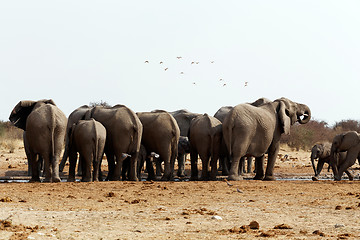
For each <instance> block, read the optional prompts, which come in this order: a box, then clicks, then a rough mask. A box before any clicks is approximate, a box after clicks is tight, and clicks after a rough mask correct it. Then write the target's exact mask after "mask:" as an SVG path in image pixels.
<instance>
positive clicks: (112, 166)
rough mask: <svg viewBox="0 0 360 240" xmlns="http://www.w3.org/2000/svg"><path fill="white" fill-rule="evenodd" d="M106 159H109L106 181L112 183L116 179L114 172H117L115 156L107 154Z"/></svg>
mask: <svg viewBox="0 0 360 240" xmlns="http://www.w3.org/2000/svg"><path fill="white" fill-rule="evenodd" d="M106 157H107V161H108V175H107V177H106V179H105V180H106V181H111V180H113V178H114V171H115V159H114V154H110V153H107V154H106Z"/></svg>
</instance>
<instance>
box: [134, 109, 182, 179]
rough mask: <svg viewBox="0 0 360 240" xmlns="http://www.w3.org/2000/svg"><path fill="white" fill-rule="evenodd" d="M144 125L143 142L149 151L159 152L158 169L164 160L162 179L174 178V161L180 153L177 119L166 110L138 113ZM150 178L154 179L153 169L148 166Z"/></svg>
mask: <svg viewBox="0 0 360 240" xmlns="http://www.w3.org/2000/svg"><path fill="white" fill-rule="evenodd" d="M136 114H137V116H138V117H139V119H140V121H141V123H142V125H143V134H142V140H141V143H142V145H144V147H145V149H146V151H147V152H156V153H157V154H159V156H160V157H159V159H158V161H156V162H157V167H156V171H157V172H158V170H159V167H160V163H161V162H162V161H164V165H165V169H164V174H163V176H162V177H161V180H172V179H173V172H174V163H175V159H176V156H177V154H178V143H179V137H180V129H179V126H178V124H177V123H176V120H175V119H174V117H173V116H171V115H170V114H169V113H168V112H166V111H161V110H160V111H159V110H158V111H153V112H139V113H136ZM147 170H148V174H149V179H152V180H154V178H155V175H154V174H155V173H154V172H153V169H150V168H147Z"/></svg>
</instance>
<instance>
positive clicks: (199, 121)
mask: <svg viewBox="0 0 360 240" xmlns="http://www.w3.org/2000/svg"><path fill="white" fill-rule="evenodd" d="M189 141H190V158H191V177H190V180H198V168H197V162H198V155H200V158H201V162H202V171H201V178H200V179H201V180H209V179H210V180H216V173H217V160H218V158H219V154H220V147H221V141H222V123H221V122H220V121H219V120H218V119H217V118H215V117H212V116H209V115H208V114H206V113H205V114H204V115H200V116H197V117H196V118H194V119H193V120H192V121H191V124H190V129H189ZM210 157H211V161H209V159H210ZM209 163H210V166H211V172H210V174H209Z"/></svg>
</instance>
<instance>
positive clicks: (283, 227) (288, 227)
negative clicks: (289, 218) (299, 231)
mask: <svg viewBox="0 0 360 240" xmlns="http://www.w3.org/2000/svg"><path fill="white" fill-rule="evenodd" d="M274 229H292V227H290V226H289V225H287V224H284V223H283V224H280V225H276V226H275V227H274Z"/></svg>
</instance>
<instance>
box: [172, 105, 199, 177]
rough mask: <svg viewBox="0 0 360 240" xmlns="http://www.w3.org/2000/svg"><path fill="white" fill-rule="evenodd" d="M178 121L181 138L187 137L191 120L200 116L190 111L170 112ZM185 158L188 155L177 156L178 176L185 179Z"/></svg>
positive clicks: (180, 154)
mask: <svg viewBox="0 0 360 240" xmlns="http://www.w3.org/2000/svg"><path fill="white" fill-rule="evenodd" d="M169 113H170V114H171V115H172V116H173V117H174V118H175V120H176V122H177V124H178V125H179V128H180V136H183V137H187V136H188V132H189V128H190V123H191V120H192V119H193V118H195V117H197V116H200V115H201V114H199V113H192V112H189V111H188V110H185V109H181V110H177V111H174V112H169ZM185 158H186V154H183V153H179V154H178V156H177V160H178V171H177V175H178V176H179V177H185Z"/></svg>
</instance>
